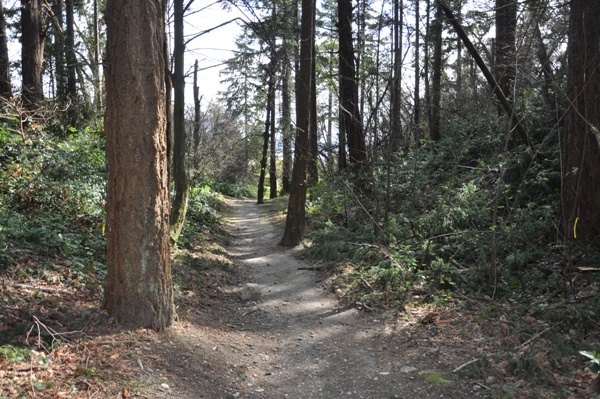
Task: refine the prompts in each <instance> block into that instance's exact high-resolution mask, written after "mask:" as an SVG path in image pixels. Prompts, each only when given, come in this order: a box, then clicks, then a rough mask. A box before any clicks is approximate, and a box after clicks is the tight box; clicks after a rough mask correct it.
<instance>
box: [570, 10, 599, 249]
mask: <svg viewBox="0 0 600 399" xmlns="http://www.w3.org/2000/svg"><path fill="white" fill-rule="evenodd" d="M598 21H600V4H599V3H598V2H596V1H593V0H573V1H572V2H571V20H570V22H571V28H570V35H569V45H568V57H569V70H568V93H567V94H568V98H569V101H570V104H571V107H570V108H569V110H568V114H567V128H566V137H565V158H564V163H563V189H562V213H563V220H564V221H563V227H564V235H565V238H566V239H568V240H574V239H577V240H582V239H583V240H585V239H589V240H591V241H593V242H595V243H596V244H598V243H600V48H599V46H600V24H599V23H598Z"/></svg>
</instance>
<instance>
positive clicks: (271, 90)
mask: <svg viewBox="0 0 600 399" xmlns="http://www.w3.org/2000/svg"><path fill="white" fill-rule="evenodd" d="M274 64H275V56H274V54H273V52H271V61H270V62H269V67H268V72H267V74H268V83H267V113H266V116H265V130H264V133H263V148H262V157H261V159H260V175H259V178H258V195H257V200H256V203H257V204H264V203H265V178H266V174H267V158H268V155H269V133H270V131H271V124H272V123H273V121H272V120H271V115H272V114H273V113H272V112H271V110H272V107H273V105H274V104H273V103H274V94H275V74H274Z"/></svg>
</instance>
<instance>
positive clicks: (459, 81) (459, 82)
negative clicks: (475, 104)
mask: <svg viewBox="0 0 600 399" xmlns="http://www.w3.org/2000/svg"><path fill="white" fill-rule="evenodd" d="M457 14H458V23H460V24H462V2H461V1H459V2H458V11H457ZM462 69H463V67H462V40H460V37H457V38H456V106H460V105H461V104H462V102H463V93H462V92H463V73H462Z"/></svg>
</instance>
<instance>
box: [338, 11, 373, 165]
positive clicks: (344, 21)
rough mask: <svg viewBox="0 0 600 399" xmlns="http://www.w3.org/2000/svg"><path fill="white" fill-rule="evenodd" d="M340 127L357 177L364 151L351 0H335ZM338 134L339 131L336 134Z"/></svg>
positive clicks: (364, 160) (364, 154)
mask: <svg viewBox="0 0 600 399" xmlns="http://www.w3.org/2000/svg"><path fill="white" fill-rule="evenodd" d="M338 33H339V57H340V65H339V74H340V104H341V114H340V120H343V122H340V129H343V130H342V131H344V132H345V135H346V138H347V143H348V155H349V161H350V167H351V168H352V170H353V171H354V173H355V175H356V176H357V177H358V176H360V175H362V173H363V169H364V168H365V167H366V166H368V165H367V162H366V161H367V151H366V146H365V137H364V132H363V128H362V118H361V116H360V110H359V102H358V85H357V78H356V65H355V60H354V45H353V43H352V1H351V0H338ZM340 134H341V133H340Z"/></svg>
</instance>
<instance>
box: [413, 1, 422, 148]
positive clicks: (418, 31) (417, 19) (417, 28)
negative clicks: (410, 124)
mask: <svg viewBox="0 0 600 399" xmlns="http://www.w3.org/2000/svg"><path fill="white" fill-rule="evenodd" d="M419 3H420V0H415V110H414V120H415V143H416V144H417V146H419V143H420V141H421V131H420V127H421V65H420V63H421V59H420V57H421V55H420V51H421V25H420V24H421V21H420V19H421V15H420V11H421V10H420V9H421V7H420V4H419Z"/></svg>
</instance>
